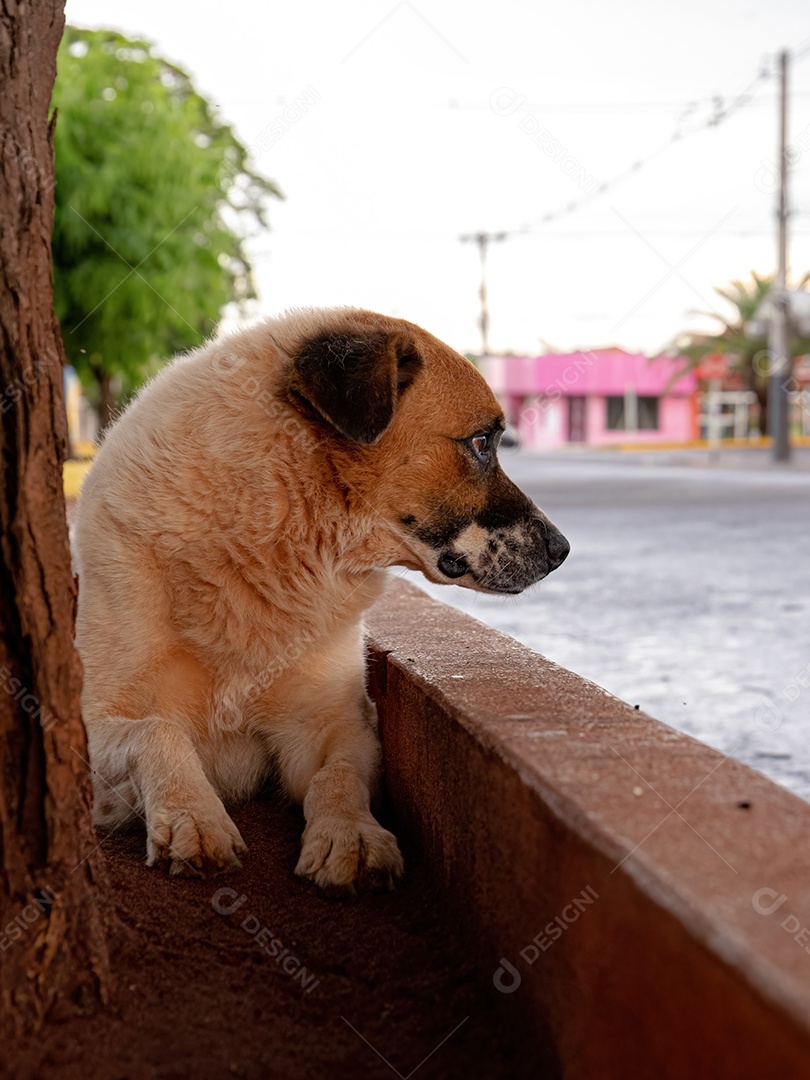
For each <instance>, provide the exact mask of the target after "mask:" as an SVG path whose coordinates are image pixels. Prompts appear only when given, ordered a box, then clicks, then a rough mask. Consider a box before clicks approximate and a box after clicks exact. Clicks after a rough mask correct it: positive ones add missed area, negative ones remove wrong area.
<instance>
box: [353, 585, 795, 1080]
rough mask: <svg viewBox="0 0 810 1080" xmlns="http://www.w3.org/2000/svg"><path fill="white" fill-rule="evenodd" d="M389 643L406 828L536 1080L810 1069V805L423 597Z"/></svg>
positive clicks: (406, 600) (379, 644) (403, 599)
mask: <svg viewBox="0 0 810 1080" xmlns="http://www.w3.org/2000/svg"><path fill="white" fill-rule="evenodd" d="M552 634H553V630H550V631H549V636H550V637H551V636H552ZM369 642H370V651H371V665H370V668H371V675H370V681H371V686H372V691H373V693H374V695H375V697H376V700H377V702H378V707H379V712H380V719H381V733H382V738H383V745H384V752H385V759H386V777H387V785H388V790H389V794H390V798H391V801H392V804H393V808H394V812H395V814H396V817H397V819H398V825H397V827H398V829H399V831H400V833H403V832H404V834H405V838H406V840H407V841H409V842H410V843H412V844H416V845H418V846H419V847H421V848H422V849H424V851H425V852H426V854H427V856H428V858H429V860H430V861H431V863H432V864H433V866H434V868H435V870H436V873H437V875H438V877H439V879H440V881H441V882H442V889H443V893H444V898H445V900H446V901H447V902H448V903H450V904H451V905H452V910H453V911H454V912H455V913H456V914H457V917H458V919H459V923H460V926H461V927H462V929H463V930H464V932H465V933H466V934H467V935H468V939H469V941H470V943H471V949H472V950H473V952H474V953H475V957H476V960H477V963H478V965H479V967H480V969H481V970H483V971H484V972H486V973H487V978H489V972H491V973H492V989H491V993H492V1004H493V1008H494V1009H496V1010H497V1016H498V1021H497V1022H499V1023H502V1024H504V1025H507V1027H508V1028H509V1029H510V1030H511V1031H512V1033H513V1035H514V1038H515V1039H516V1040H518V1041H519V1042H520V1045H521V1048H522V1049H521V1061H522V1062H523V1064H524V1066H525V1073H526V1075H532V1076H535V1077H536V1076H566V1077H574V1078H578V1077H594V1078H599V1080H606V1078H612V1077H617V1078H619V1077H621V1078H623V1080H624V1078H627V1077H633V1078H636V1077H651V1078H652V1077H655V1078H668V1077H672V1078H678V1080H683V1078H685V1077H690V1078H691V1077H712V1078H717V1077H734V1078H737V1080H739V1078H747V1077H751V1078H754V1077H756V1078H757V1080H761V1078H763V1077H771V1076H773V1077H777V1076H778V1077H780V1078H787V1077H797V1078H798V1077H807V1076H810V929H808V928H809V927H810V805H808V804H806V803H804V802H802V801H801V800H799V799H797V798H795V797H794V796H792V795H790V794H789V793H787V792H786V791H784V790H783V789H782V788H779V787H778V786H776V785H775V784H773V783H771V782H770V781H769V780H767V779H766V778H765V777H763V776H761V775H760V774H759V773H756V772H754V771H752V770H751V769H748V768H747V767H745V766H743V765H741V764H740V763H739V762H737V761H735V760H733V759H729V758H724V757H723V756H722V755H721V754H719V753H717V752H716V751H714V750H711V749H710V748H709V747H707V746H704V745H703V744H701V743H699V742H696V741H695V740H693V739H691V738H689V737H688V736H686V735H683V734H681V733H679V732H676V731H673V730H672V729H670V728H668V727H666V726H665V725H663V724H660V723H658V722H657V721H655V720H652V719H650V718H649V717H647V716H645V715H644V714H643V713H640V712H638V711H636V710H635V709H633V707H632V705H628V704H625V703H623V702H621V701H619V700H618V699H616V698H614V697H612V696H611V695H610V694H608V693H606V692H605V691H604V690H602V689H601V688H600V687H597V686H595V685H594V684H592V683H589V682H587V681H585V680H583V679H581V678H579V677H578V676H576V675H574V674H572V673H571V672H568V671H566V670H564V669H562V668H559V667H557V666H556V665H554V664H552V663H550V662H549V661H547V660H545V659H543V658H542V657H540V656H538V655H537V654H535V653H533V652H531V651H530V650H529V649H527V648H525V647H523V646H522V645H520V644H518V643H517V642H515V641H513V640H512V639H510V638H508V637H505V636H504V635H502V634H499V633H497V632H496V631H493V630H490V629H489V628H487V627H484V626H483V625H482V624H480V623H478V622H476V621H475V620H473V619H471V618H469V617H468V616H466V615H464V614H462V613H460V612H457V611H454V610H452V609H450V608H447V607H445V606H444V605H442V604H439V603H437V602H436V601H434V600H431V599H429V598H428V597H427V596H426V595H425V594H424V593H422V592H421V590H419V589H417V588H416V587H414V586H412V585H407V584H404V583H402V582H399V583H396V584H394V585H392V587H391V590H390V592H389V593H388V595H387V596H386V597H385V598H384V600H383V601H382V602H381V603H380V604H379V606H378V607H376V608H375V609H374V610H373V612H372V614H371V618H370V619H369ZM617 647H620V643H617Z"/></svg>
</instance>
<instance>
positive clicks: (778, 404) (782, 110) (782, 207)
mask: <svg viewBox="0 0 810 1080" xmlns="http://www.w3.org/2000/svg"><path fill="white" fill-rule="evenodd" d="M787 76H788V53H787V52H786V51H784V52H781V53H780V54H779V204H778V209H777V221H778V226H779V232H778V236H779V239H778V262H777V271H776V283H775V288H774V294H775V295H774V312H773V317H772V319H771V323H770V342H769V344H770V353H771V377H770V387H769V390H770V393H769V395H768V397H769V403H770V410H769V411H770V432H771V436H772V438H773V459H774V461H788V460H789V458H790V438H789V432H788V405H789V400H790V399H789V397H788V395H789V393H790V382H791V378H790V377H791V375H792V363H791V358H790V298H789V296H788V291H787V218H788V190H787V178H788V157H787Z"/></svg>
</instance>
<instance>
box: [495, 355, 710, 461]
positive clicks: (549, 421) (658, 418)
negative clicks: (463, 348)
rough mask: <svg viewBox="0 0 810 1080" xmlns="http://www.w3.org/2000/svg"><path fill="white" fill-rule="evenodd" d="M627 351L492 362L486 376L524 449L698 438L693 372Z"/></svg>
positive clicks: (511, 357)
mask: <svg viewBox="0 0 810 1080" xmlns="http://www.w3.org/2000/svg"><path fill="white" fill-rule="evenodd" d="M680 367H681V365H680V364H679V363H677V362H675V361H672V360H668V359H665V358H659V359H657V360H649V359H648V358H647V357H646V356H642V355H640V354H637V353H632V354H631V353H626V352H623V351H622V350H621V349H597V350H595V351H589V352H574V353H566V354H559V353H549V354H548V355H546V356H490V357H487V358H486V359H484V360H482V361H481V371H482V373H483V374H484V376H485V378H486V379H487V381H488V382H489V384H490V386H491V387H492V389H493V390H494V391H495V393H496V394H497V396H498V398H499V399H500V401H501V404H502V405H503V408H504V411H505V413H506V415H507V418H508V419H509V422H510V423H511V424H512V425H513V426H514V427H515V428H516V429H517V430H518V431H519V432H520V435H521V439H522V442H523V445H524V446H542V447H550V446H560V445H561V444H564V443H588V444H590V445H596V446H598V445H605V444H609V443H620V442H656V441H660V442H664V441H681V440H687V439H694V438H696V437H697V427H696V413H697V409H696V406H695V391H696V388H697V380H696V378H695V376H694V374H692V373H691V372H690V373H688V374H686V375H683V376H681V377H680V378H678V379H676V380H674V381H673V376H674V373H675V372H676V371H678V370H679V369H680Z"/></svg>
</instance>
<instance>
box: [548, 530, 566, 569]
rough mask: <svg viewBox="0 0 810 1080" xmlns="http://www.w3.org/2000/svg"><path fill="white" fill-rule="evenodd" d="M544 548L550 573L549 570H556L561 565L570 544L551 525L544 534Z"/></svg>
mask: <svg viewBox="0 0 810 1080" xmlns="http://www.w3.org/2000/svg"><path fill="white" fill-rule="evenodd" d="M546 549H547V551H548V572H549V573H551V571H552V570H556V569H557V567H558V566H562V564H563V563H564V562H565V560H566V559H567V558H568V552H569V551H570V550H571V545H570V544H569V543H568V541H567V540H566V539H565V537H564V536H563V534H562V533H561V532H560V531H559V529H555V528H554V527H553V526H552V527H551V528H550V529H549V530H548V534H547V536H546Z"/></svg>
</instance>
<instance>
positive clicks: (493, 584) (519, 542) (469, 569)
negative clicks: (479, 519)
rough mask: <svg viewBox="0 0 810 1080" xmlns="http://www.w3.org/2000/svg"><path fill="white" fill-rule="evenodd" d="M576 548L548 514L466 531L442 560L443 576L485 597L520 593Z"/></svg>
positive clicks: (560, 562) (554, 568)
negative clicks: (475, 590)
mask: <svg viewBox="0 0 810 1080" xmlns="http://www.w3.org/2000/svg"><path fill="white" fill-rule="evenodd" d="M570 550H571V546H570V544H569V543H568V541H567V540H566V538H565V537H564V536H563V534H562V533H561V532H560V530H559V529H558V528H556V526H554V525H552V523H551V522H550V521H549V520H548V518H546V517H545V516H544V515H541V514H539V515H537V516H533V517H531V518H529V519H524V520H522V521H518V522H516V523H514V524H512V525H504V526H501V527H499V528H496V529H492V530H489V531H488V532H487V534H486V536H485V537H484V538H483V542H482V538H481V536H480V533H478V534H473V533H472V531H471V530H463V531H462V532H461V533H460V534H459V535H458V536H457V537H456V538H455V540H454V541H453V543H452V544H451V545H450V546H449V547H447V548H445V549H444V550H443V551H442V552H441V553H440V554H439V557H438V560H437V563H436V567H437V569H438V571H439V573H440V574H441V575H442V576H443V577H445V578H447V579H448V580H450V581H454V582H456V584H458V585H465V586H467V587H468V588H472V589H478V590H480V591H482V592H492V593H507V594H516V593H520V592H523V590H524V589H527V588H528V587H529V586H530V585H534V584H535V582H537V581H541V580H542V579H543V578H544V577H547V576H548V575H549V574H550V573H551V572H552V571H553V570H556V569H557V567H559V566H561V565H562V564H563V562H565V559H566V558H567V557H568V553H569V551H570Z"/></svg>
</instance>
